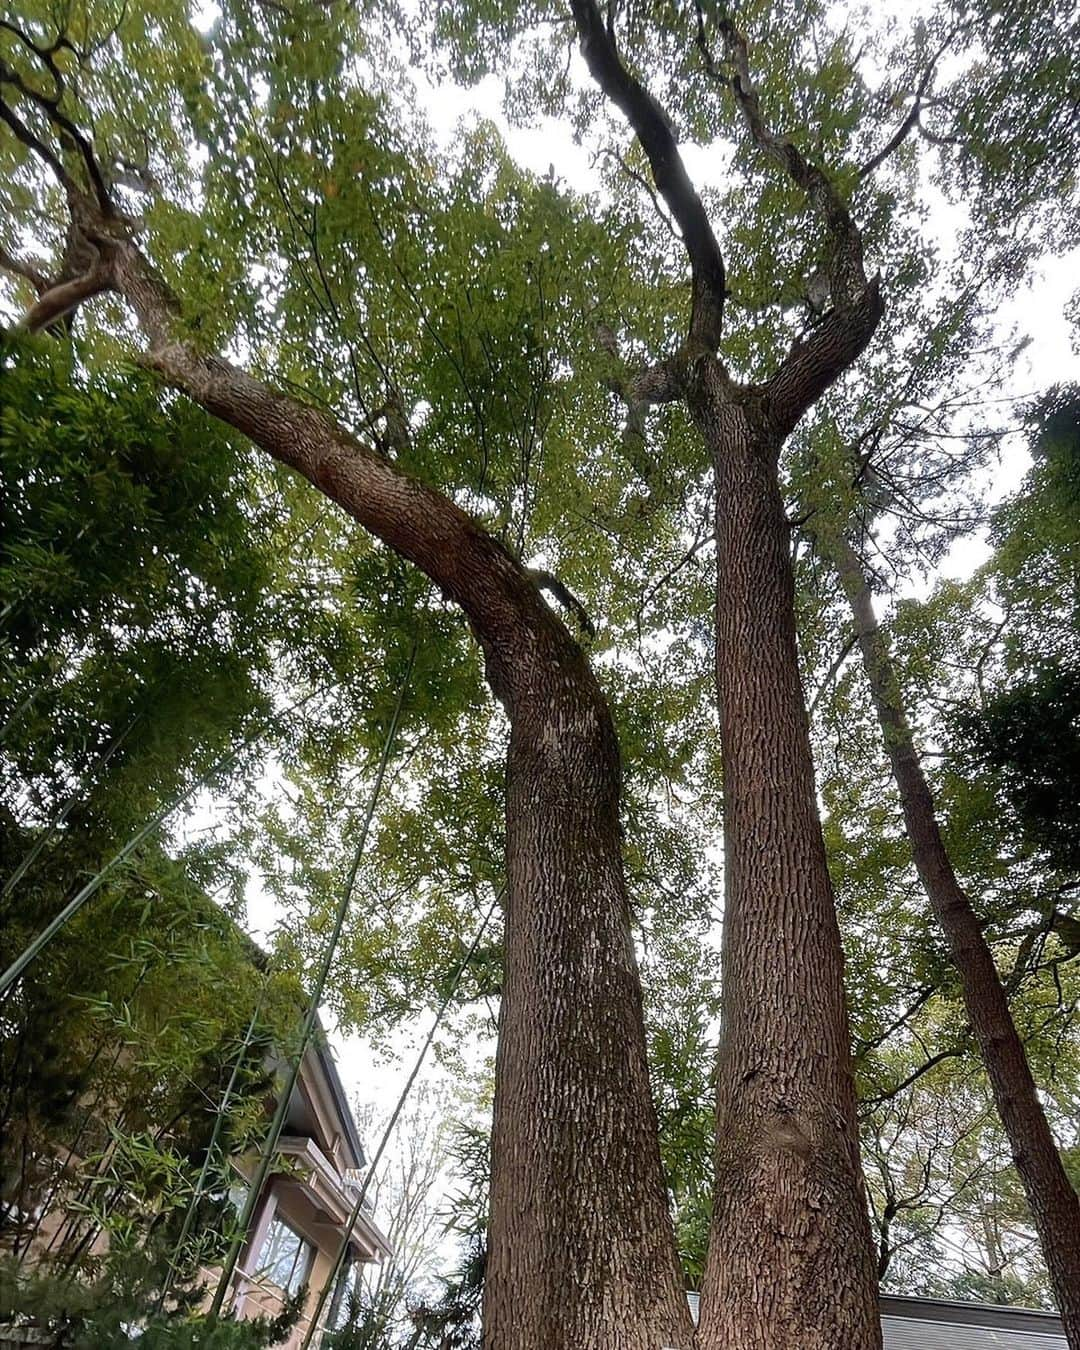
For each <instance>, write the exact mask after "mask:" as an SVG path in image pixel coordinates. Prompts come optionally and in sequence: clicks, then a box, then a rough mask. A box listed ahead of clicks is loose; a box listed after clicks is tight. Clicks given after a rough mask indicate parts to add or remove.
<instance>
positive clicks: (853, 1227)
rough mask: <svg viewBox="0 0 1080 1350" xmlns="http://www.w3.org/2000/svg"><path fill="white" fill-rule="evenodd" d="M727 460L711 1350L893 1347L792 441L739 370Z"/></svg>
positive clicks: (709, 433) (724, 428) (721, 526)
mask: <svg viewBox="0 0 1080 1350" xmlns="http://www.w3.org/2000/svg"><path fill="white" fill-rule="evenodd" d="M693 411H694V414H695V419H696V421H697V423H698V425H699V427H700V429H701V431H702V433H703V435H704V436H705V439H706V442H707V443H708V445H709V446H710V448H711V450H712V452H713V456H714V461H715V467H716V486H717V497H716V541H717V606H716V676H717V686H718V694H719V700H720V727H721V742H722V747H723V775H724V848H725V867H726V882H725V891H724V945H723V958H722V960H723V1021H722V1028H721V1045H720V1056H719V1063H718V1069H717V1119H716V1199H715V1208H714V1214H713V1221H712V1229H711V1234H710V1242H709V1254H708V1261H707V1265H706V1272H705V1284H704V1297H703V1299H702V1312H703V1320H702V1326H701V1331H700V1333H699V1343H700V1346H701V1347H702V1350H735V1348H736V1347H737V1350H872V1348H873V1347H877V1346H880V1344H881V1330H880V1323H879V1320H878V1311H877V1286H876V1280H875V1275H874V1253H873V1247H872V1241H871V1234H870V1223H869V1217H868V1214H867V1209H866V1202H865V1192H864V1186H863V1180H862V1171H861V1168H860V1162H859V1150H858V1132H857V1126H856V1118H855V1088H854V1079H853V1075H852V1067H851V1049H850V1037H849V1030H848V1019H847V1008H846V1003H845V998H844V985H843V966H844V962H843V953H842V949H841V943H840V931H839V927H838V925H837V919H836V909H835V904H834V899H833V892H832V886H831V882H830V879H829V873H828V870H827V867H826V861H825V847H824V841H823V838H822V834H821V824H820V820H819V817H818V811H817V805H816V796H815V788H814V774H813V765H812V761H811V753H810V738H809V727H808V720H807V715H806V708H805V700H804V695H803V690H802V685H801V682H800V676H799V668H798V658H797V653H796V644H795V617H794V584H793V579H792V571H791V561H790V552H789V537H788V532H789V531H788V524H787V521H786V519H785V516H784V510H783V504H782V500H781V496H780V490H779V486H778V482H777V459H778V453H779V440H780V438H779V436H778V435H777V434H776V432H775V430H773V429H771V428H770V427H769V425H768V423H767V421H766V418H765V416H764V415H763V414H761V413H758V412H756V411H755V410H754V405H753V403H752V402H750V401H749V400H746V399H743V400H742V401H738V398H737V395H736V393H735V391H734V390H733V389H732V388H731V386H729V385H728V382H727V381H726V380H725V379H724V378H723V377H722V376H720V375H717V376H715V377H714V378H712V379H707V380H706V381H705V386H704V389H703V392H702V396H701V397H700V398H699V400H698V401H697V403H696V405H695V407H694V409H693Z"/></svg>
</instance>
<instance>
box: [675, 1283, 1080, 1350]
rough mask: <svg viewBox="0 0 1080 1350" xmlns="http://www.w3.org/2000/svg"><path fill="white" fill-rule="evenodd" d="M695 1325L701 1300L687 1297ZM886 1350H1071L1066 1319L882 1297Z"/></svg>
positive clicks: (944, 1301) (977, 1305)
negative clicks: (1067, 1336)
mask: <svg viewBox="0 0 1080 1350" xmlns="http://www.w3.org/2000/svg"><path fill="white" fill-rule="evenodd" d="M687 1298H688V1300H689V1302H690V1311H691V1313H692V1314H693V1317H694V1321H695V1322H696V1321H697V1319H698V1296H697V1294H687ZM881 1329H882V1331H883V1332H884V1338H885V1350H1068V1347H1067V1345H1066V1342H1065V1333H1064V1332H1063V1331H1062V1328H1061V1319H1060V1318H1058V1317H1055V1316H1054V1314H1053V1313H1047V1312H1036V1311H1034V1310H1033V1309H1029V1308H1005V1307H1002V1306H1000V1305H999V1304H992V1303H953V1302H950V1301H949V1300H948V1299H940V1298H912V1297H910V1296H908V1295H906V1294H882V1296H881Z"/></svg>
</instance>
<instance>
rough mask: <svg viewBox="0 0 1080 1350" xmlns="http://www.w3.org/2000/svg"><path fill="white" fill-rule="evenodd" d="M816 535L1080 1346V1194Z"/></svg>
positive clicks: (880, 656)
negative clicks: (852, 637) (847, 623)
mask: <svg viewBox="0 0 1080 1350" xmlns="http://www.w3.org/2000/svg"><path fill="white" fill-rule="evenodd" d="M815 542H816V544H817V546H818V548H820V549H821V550H822V552H823V553H825V555H826V556H827V557H828V558H829V560H830V561H831V562H832V563H833V564H834V566H835V567H836V569H837V571H838V573H839V575H840V580H841V582H842V584H843V587H844V591H845V593H846V595H847V598H848V601H849V602H850V604H851V610H852V614H853V615H854V617H855V626H856V631H857V634H858V638H859V645H860V649H861V651H862V658H863V667H864V669H865V671H866V676H867V679H868V681H869V683H870V689H871V693H872V695H873V699H874V705H875V707H876V709H877V715H878V720H879V721H880V723H881V730H882V735H883V737H884V740H885V748H886V750H887V752H888V755H889V761H890V763H891V764H892V771H893V777H894V778H895V779H896V784H897V787H898V788H899V790H900V801H901V805H902V808H903V813H904V823H905V825H906V827H907V832H908V837H909V839H910V840H911V851H912V856H913V857H914V860H915V867H916V869H917V870H918V873H919V878H920V880H921V881H922V884H923V887H924V889H925V890H926V894H927V898H928V899H929V901H930V906H931V908H932V909H933V911H934V914H935V916H936V918H937V920H938V922H939V923H940V924H941V927H942V930H943V932H944V933H945V937H946V940H947V941H948V944H949V951H950V954H951V956H952V960H953V964H954V965H955V966H956V969H957V971H958V973H959V975H960V985H961V988H962V990H963V994H964V1006H965V1008H966V1009H967V1016H968V1020H969V1022H970V1023H971V1028H972V1031H973V1032H974V1035H975V1039H976V1042H977V1044H978V1046H979V1050H980V1052H981V1054H982V1058H983V1062H984V1063H985V1065H986V1072H987V1075H988V1076H989V1079H990V1084H991V1087H992V1089H993V1093H994V1101H995V1102H996V1104H997V1109H998V1114H999V1115H1000V1116H1001V1123H1002V1125H1003V1126H1004V1128H1005V1133H1006V1135H1007V1136H1008V1139H1009V1145H1010V1148H1011V1150H1012V1156H1013V1161H1014V1162H1015V1163H1016V1170H1017V1172H1018V1173H1019V1175H1020V1180H1021V1182H1022V1183H1023V1186H1024V1191H1025V1193H1026V1194H1027V1198H1028V1203H1029V1204H1030V1206H1031V1213H1032V1217H1033V1218H1034V1220H1035V1227H1036V1230H1037V1231H1038V1234H1039V1241H1040V1242H1041V1244H1042V1251H1043V1256H1044V1258H1045V1260H1046V1266H1047V1269H1048V1271H1049V1272H1050V1281H1051V1284H1052V1285H1053V1289H1054V1296H1055V1298H1056V1299H1057V1303H1058V1308H1059V1310H1060V1312H1061V1318H1062V1321H1063V1323H1064V1326H1065V1336H1066V1339H1067V1340H1068V1342H1069V1345H1070V1347H1071V1350H1080V1197H1078V1196H1077V1193H1076V1191H1075V1190H1074V1189H1073V1186H1072V1184H1071V1183H1070V1181H1069V1178H1068V1175H1067V1174H1066V1172H1065V1168H1064V1167H1063V1166H1062V1163H1061V1157H1060V1155H1059V1154H1058V1150H1057V1145H1056V1143H1055V1141H1054V1136H1053V1135H1052V1133H1051V1132H1050V1126H1049V1125H1048V1124H1047V1120H1046V1115H1045V1113H1044V1111H1043V1109H1042V1105H1041V1103H1040V1102H1039V1095H1038V1090H1037V1089H1036V1086H1035V1080H1034V1079H1033V1078H1032V1075H1031V1068H1030V1066H1029V1065H1028V1061H1027V1055H1026V1053H1025V1051H1024V1045H1023V1042H1022V1041H1021V1039H1020V1037H1019V1035H1018V1034H1017V1030H1016V1025H1015V1023H1014V1022H1013V1019H1012V1013H1011V1012H1010V1010H1009V1000H1008V997H1007V995H1006V993H1005V987H1004V985H1003V984H1002V982H1001V978H1000V976H999V975H998V971H997V966H996V965H995V964H994V957H993V954H992V952H991V951H990V946H989V944H988V943H987V941H986V938H985V937H984V936H983V931H982V927H981V925H980V923H979V920H978V917H977V915H976V914H975V911H974V909H973V908H972V905H971V902H970V900H969V899H968V897H967V895H966V894H965V892H964V890H963V888H962V887H961V885H960V883H959V882H958V881H957V878H956V873H955V872H954V871H953V867H952V863H951V861H950V860H949V855H948V852H947V851H946V848H945V843H944V841H943V839H942V837H941V831H940V829H939V827H938V822H937V814H936V811H935V809H934V799H933V796H932V794H931V792H930V787H929V784H928V783H927V781H926V775H925V774H924V773H923V770H922V765H921V763H920V761H919V756H918V752H917V751H916V749H915V743H914V739H913V737H912V734H911V727H910V725H909V724H908V720H907V715H906V712H905V709H904V704H903V699H902V696H901V692H900V684H899V681H898V679H897V676H896V671H895V669H894V667H893V664H892V658H891V656H890V654H889V648H888V644H887V642H886V640H885V636H884V634H883V633H882V632H881V631H880V629H879V628H878V623H877V619H876V617H875V615H874V605H873V600H872V597H871V594H870V587H869V585H868V583H867V580H866V574H865V572H864V570H863V565H862V561H861V559H860V558H859V555H858V553H856V551H855V549H854V548H852V546H851V544H850V543H849V542H848V541H847V540H846V539H844V538H841V537H835V536H827V537H826V536H818V535H815Z"/></svg>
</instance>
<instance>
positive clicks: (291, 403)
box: [91, 217, 600, 715]
mask: <svg viewBox="0 0 1080 1350" xmlns="http://www.w3.org/2000/svg"><path fill="white" fill-rule="evenodd" d="M115 222H116V218H115V217H113V218H112V219H110V220H106V221H103V222H102V224H101V227H100V229H99V230H98V231H96V232H95V233H93V234H92V236H91V238H92V242H93V243H94V244H95V245H96V246H97V247H98V249H99V251H100V258H101V271H102V272H103V273H104V274H105V275H106V276H107V281H108V286H109V288H110V289H112V290H113V291H115V292H116V293H117V294H118V295H120V296H121V297H122V298H123V299H124V300H125V301H126V302H127V303H128V304H129V305H130V307H131V309H132V310H133V312H134V314H135V317H136V319H137V321H138V323H139V326H140V328H141V329H142V331H143V333H144V335H145V337H146V339H147V342H148V350H147V352H146V355H145V357H144V364H145V365H146V366H147V367H148V368H150V369H152V370H155V371H157V372H158V374H160V375H161V376H162V377H163V378H164V379H165V380H166V381H167V382H168V383H170V384H171V385H173V386H174V387H175V388H177V389H180V390H181V391H183V392H184V393H186V394H187V395H188V396H189V397H190V398H191V399H192V400H193V401H194V402H196V403H198V404H199V405H200V406H201V407H203V408H204V409H205V410H206V411H207V412H209V413H211V414H212V415H213V416H215V417H218V418H220V419H221V420H222V421H223V422H227V423H228V424H229V425H230V426H232V427H234V428H236V430H238V431H240V432H241V433H242V434H244V435H245V436H247V437H249V438H250V439H251V440H252V441H253V442H254V443H255V444H256V445H258V446H260V447H261V448H262V449H263V450H265V451H267V452H268V453H269V454H270V455H272V456H273V457H274V458H275V459H276V460H278V461H279V462H280V463H282V464H284V465H286V466H287V467H289V468H291V469H293V470H295V471H296V472H297V473H299V474H301V475H302V476H303V477H305V478H307V479H308V480H309V482H311V483H313V484H314V485H315V486H316V487H317V488H319V490H320V491H321V492H323V494H324V495H325V496H327V497H329V498H330V499H331V500H332V501H334V502H336V503H337V504H338V505H339V506H340V507H342V508H343V509H344V510H345V511H346V512H347V513H348V514H349V515H351V516H352V517H353V518H354V519H355V520H356V521H358V522H359V523H360V524H361V525H362V526H363V527H364V528H365V529H367V530H369V531H370V532H371V533H372V534H374V535H375V536H376V537H378V538H379V539H381V540H382V541H383V543H385V544H386V545H387V546H388V547H390V548H392V549H394V551H395V552H397V553H399V554H400V555H401V556H402V557H404V558H406V559H407V560H408V561H410V562H412V563H414V564H415V565H416V566H417V567H419V568H420V569H421V571H423V572H425V573H426V574H427V575H428V576H429V577H430V578H431V579H432V580H433V581H434V582H435V583H436V584H437V585H438V586H439V587H440V588H441V589H442V591H443V593H444V594H445V595H446V596H447V597H448V598H449V599H451V600H453V601H454V602H456V603H457V604H458V605H460V606H461V608H462V609H463V610H464V611H465V613H466V615H467V617H468V618H469V620H470V623H471V624H472V627H473V629H474V631H475V633H476V635H477V637H478V639H479V641H480V643H481V645H482V647H483V649H484V651H485V655H486V657H487V664H488V678H489V681H490V683H491V686H492V689H493V690H494V691H495V693H496V694H497V696H498V697H499V698H500V699H501V700H502V701H503V702H504V704H505V705H506V706H507V708H508V711H510V713H511V715H513V712H514V709H515V706H516V705H517V703H518V700H519V698H521V699H528V698H529V697H530V696H533V695H534V693H535V691H531V690H530V689H529V688H528V687H527V686H528V680H527V677H526V675H525V674H524V672H525V671H527V670H529V669H531V668H534V667H535V662H536V660H537V659H542V660H543V661H544V662H545V664H547V663H548V662H550V660H552V659H555V660H558V661H562V662H568V663H570V665H572V666H574V667H575V668H577V669H578V670H579V671H580V672H581V674H582V679H583V682H584V683H585V685H586V686H587V687H588V688H589V689H593V690H594V692H595V694H596V697H597V698H599V697H600V694H599V689H598V688H595V683H594V681H592V679H591V676H590V674H589V671H588V665H587V663H586V662H585V660H584V656H583V654H582V653H581V651H580V648H579V647H578V645H577V644H576V643H575V642H574V640H573V638H572V637H571V635H570V633H569V631H568V630H567V628H566V626H565V625H564V624H563V623H562V621H561V620H560V619H559V618H558V616H557V615H556V614H555V613H554V612H553V611H552V610H551V609H550V607H549V606H548V605H547V604H545V603H544V601H543V599H542V597H541V596H540V592H539V587H538V586H537V584H536V581H535V579H534V578H533V577H532V576H530V575H529V573H528V571H527V570H526V569H525V568H524V567H523V566H522V565H521V564H520V563H519V562H518V561H517V560H516V559H514V558H513V557H512V556H511V554H510V553H509V552H508V551H507V550H506V549H505V548H504V547H503V545H502V544H500V543H499V541H498V540H497V539H495V538H494V537H493V536H491V535H490V534H488V533H487V531H485V530H484V529H483V528H482V527H481V526H480V525H479V524H477V522H475V521H474V520H473V519H472V518H471V517H470V516H468V515H467V514H466V513H465V512H464V511H462V510H461V509H460V508H459V507H458V506H457V505H456V504H455V503H454V502H452V501H451V500H450V499H449V498H447V497H444V496H443V495H442V494H441V493H439V492H437V491H435V490H434V489H432V488H429V487H427V486H426V485H425V484H423V483H421V482H420V481H419V480H418V479H415V478H413V477H412V476H411V475H409V474H407V473H406V472H404V471H403V470H402V469H400V468H399V467H397V466H396V465H395V464H393V463H392V462H390V461H389V460H387V459H386V458H384V456H382V455H381V454H379V453H378V451H377V450H375V449H373V448H372V447H371V446H369V445H366V444H364V443H363V442H362V441H360V440H358V439H357V438H356V437H355V436H353V435H352V434H350V432H348V431H347V430H346V429H345V428H344V427H342V426H341V425H340V424H339V423H338V422H336V421H335V420H334V419H333V418H332V417H330V416H329V415H328V414H327V413H325V412H323V411H321V410H320V409H317V408H314V407H312V406H310V405H308V404H306V403H303V402H301V401H300V400H298V399H296V398H293V397H290V396H288V395H286V394H283V393H281V392H279V391H278V390H276V389H273V388H272V387H271V386H270V385H268V384H266V383H265V382H263V381H262V380H259V379H257V378H255V377H254V376H252V375H250V374H248V373H247V372H246V371H244V370H242V369H240V368H239V367H237V366H234V365H232V364H231V363H230V362H228V361H226V360H224V359H223V358H221V357H219V356H216V355H213V354H206V353H204V352H202V351H200V350H198V349H197V348H196V347H195V346H193V345H192V344H191V343H190V342H189V341H187V340H186V338H185V337H184V336H183V333H182V329H181V325H180V323H179V319H180V310H179V304H178V302H177V300H176V297H175V296H174V295H173V294H172V292H171V291H170V290H169V288H168V286H167V285H166V284H165V282H164V281H163V279H162V278H161V277H160V276H159V275H158V273H157V272H156V271H155V270H154V269H153V267H152V266H151V265H150V263H149V262H148V261H147V260H146V258H145V257H144V256H143V254H142V252H141V251H140V250H139V248H138V247H137V246H136V245H135V243H134V242H132V241H131V240H130V239H123V238H118V237H117V227H116V223H115ZM95 279H97V278H95Z"/></svg>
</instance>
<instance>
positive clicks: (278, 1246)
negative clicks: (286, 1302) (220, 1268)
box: [255, 1218, 312, 1294]
mask: <svg viewBox="0 0 1080 1350" xmlns="http://www.w3.org/2000/svg"><path fill="white" fill-rule="evenodd" d="M311 1257H312V1251H311V1246H310V1245H309V1244H308V1243H307V1242H305V1241H304V1239H303V1238H302V1237H301V1236H300V1234H299V1233H297V1232H296V1231H295V1230H294V1229H292V1228H290V1227H289V1225H288V1224H287V1223H286V1222H285V1221H284V1219H277V1218H275V1219H273V1220H271V1223H270V1229H269V1232H268V1233H267V1234H266V1241H265V1242H264V1243H263V1245H262V1251H261V1252H260V1253H259V1260H258V1263H257V1265H256V1267H255V1273H256V1277H257V1278H258V1279H264V1280H269V1281H270V1283H271V1284H276V1285H277V1287H278V1288H279V1289H284V1291H285V1292H286V1293H287V1294H295V1293H296V1291H297V1290H298V1289H299V1288H300V1286H301V1285H302V1284H303V1283H304V1281H305V1280H306V1279H307V1277H308V1273H309V1272H310V1270H311Z"/></svg>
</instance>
